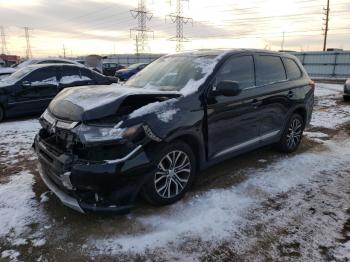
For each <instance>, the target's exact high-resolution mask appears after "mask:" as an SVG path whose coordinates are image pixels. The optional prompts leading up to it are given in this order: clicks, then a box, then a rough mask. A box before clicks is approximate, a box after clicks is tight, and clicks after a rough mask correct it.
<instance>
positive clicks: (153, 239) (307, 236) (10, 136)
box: [0, 84, 350, 261]
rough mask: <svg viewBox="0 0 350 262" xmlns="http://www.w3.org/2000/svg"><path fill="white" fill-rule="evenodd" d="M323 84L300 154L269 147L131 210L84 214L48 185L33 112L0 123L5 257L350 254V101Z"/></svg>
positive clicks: (312, 257)
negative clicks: (163, 202) (174, 196)
mask: <svg viewBox="0 0 350 262" xmlns="http://www.w3.org/2000/svg"><path fill="white" fill-rule="evenodd" d="M341 91H342V86H341V85H329V84H318V85H317V87H316V105H315V112H314V118H313V120H312V123H311V124H312V126H311V127H309V128H308V130H307V132H306V133H305V137H304V140H303V143H302V145H301V147H300V149H299V150H298V152H297V153H295V154H292V155H282V154H279V153H276V152H275V151H274V150H273V149H271V148H269V147H268V148H263V149H261V150H258V151H255V152H251V153H248V154H246V155H243V156H241V157H238V158H236V159H232V160H229V161H226V162H225V163H222V164H220V165H217V166H215V167H213V168H210V169H209V170H207V171H205V172H203V173H202V174H200V177H199V178H198V179H197V181H196V183H195V186H194V188H193V190H192V191H191V192H190V193H189V194H188V195H187V196H186V198H185V199H184V200H183V201H180V202H179V203H177V204H175V205H173V206H170V207H163V208H154V207H151V206H149V205H147V204H145V203H143V202H142V201H140V203H139V206H138V207H136V208H135V210H134V211H133V212H132V213H131V214H130V215H127V216H107V217H106V216H103V217H101V216H97V215H81V214H78V213H76V212H74V211H72V210H70V209H68V208H66V207H64V206H62V205H61V203H60V202H59V201H58V200H57V199H56V197H55V196H53V195H52V194H51V193H50V192H48V190H47V188H46V187H45V185H44V184H43V183H42V182H41V180H40V178H39V177H38V172H37V168H36V157H35V155H34V153H33V152H32V150H31V144H32V141H33V137H34V135H35V133H36V132H37V130H38V128H39V125H38V123H37V121H36V120H33V119H29V120H16V121H9V122H6V123H1V124H0V260H1V261H17V260H19V261H68V260H69V259H72V258H74V260H76V261H81V260H86V261H89V260H103V261H105V260H107V261H123V260H125V261H126V260H130V259H137V260H141V261H143V260H180V261H197V260H199V261H228V260H230V261H232V260H235V261H247V260H249V261H250V260H252V261H265V260H279V261H295V260H296V261H330V260H333V261H349V260H350V242H349V240H350V189H349V184H350V170H349V168H348V167H349V165H350V104H349V103H348V104H347V103H344V102H343V101H342V99H341Z"/></svg>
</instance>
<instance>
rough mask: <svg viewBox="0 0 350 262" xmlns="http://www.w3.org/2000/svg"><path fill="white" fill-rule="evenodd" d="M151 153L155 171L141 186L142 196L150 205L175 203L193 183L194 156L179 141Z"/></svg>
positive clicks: (194, 171)
mask: <svg viewBox="0 0 350 262" xmlns="http://www.w3.org/2000/svg"><path fill="white" fill-rule="evenodd" d="M152 153H153V154H154V155H153V162H154V163H155V165H156V166H157V169H156V170H155V171H154V173H153V174H152V175H150V177H149V179H148V180H147V181H146V183H145V185H144V186H143V188H142V195H143V197H144V198H145V200H146V201H148V202H149V203H150V204H152V205H157V206H163V205H170V204H172V203H175V202H177V201H178V200H180V199H181V198H182V197H183V196H184V195H185V194H186V192H187V191H188V190H189V188H190V187H191V185H192V183H193V180H194V177H195V174H196V159H195V156H194V154H193V152H192V150H191V148H190V147H189V146H188V145H187V144H186V143H184V142H181V141H176V142H173V143H170V144H167V145H165V146H164V145H163V146H162V147H159V148H156V150H152ZM174 159H175V161H174ZM172 163H175V165H174V164H173V165H172ZM176 167H177V168H176ZM176 169H178V171H177V173H176Z"/></svg>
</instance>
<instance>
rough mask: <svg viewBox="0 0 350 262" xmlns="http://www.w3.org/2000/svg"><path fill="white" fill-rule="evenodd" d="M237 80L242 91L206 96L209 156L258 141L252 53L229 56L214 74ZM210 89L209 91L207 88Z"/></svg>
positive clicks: (231, 151) (221, 155) (257, 102)
mask: <svg viewBox="0 0 350 262" xmlns="http://www.w3.org/2000/svg"><path fill="white" fill-rule="evenodd" d="M223 80H231V81H237V82H238V84H239V85H240V88H241V90H242V91H241V93H240V94H239V95H237V96H234V97H225V96H221V95H219V96H212V95H209V97H208V100H207V123H208V157H209V159H216V158H221V157H225V156H228V155H230V154H231V153H234V152H235V151H239V150H241V149H244V148H246V147H249V146H251V145H254V144H256V143H259V139H258V136H259V124H258V123H259V121H258V118H259V115H258V114H257V106H258V104H259V103H260V101H259V99H257V98H255V97H253V94H254V87H255V70H254V59H253V56H251V55H243V56H233V57H230V58H229V59H228V60H226V62H225V63H224V64H223V65H222V66H221V68H220V69H219V71H218V73H217V74H216V76H215V79H214V83H213V86H214V87H215V85H216V84H217V83H219V82H220V81H223ZM209 93H210V92H209Z"/></svg>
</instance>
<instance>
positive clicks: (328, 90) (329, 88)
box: [315, 83, 344, 97]
mask: <svg viewBox="0 0 350 262" xmlns="http://www.w3.org/2000/svg"><path fill="white" fill-rule="evenodd" d="M343 89H344V86H343V85H338V84H323V83H317V84H316V88H315V96H317V97H321V96H330V95H336V94H339V93H341V92H343Z"/></svg>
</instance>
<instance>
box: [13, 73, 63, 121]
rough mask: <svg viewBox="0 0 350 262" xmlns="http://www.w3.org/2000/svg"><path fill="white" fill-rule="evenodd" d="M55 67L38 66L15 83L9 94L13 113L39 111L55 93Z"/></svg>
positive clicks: (43, 108)
mask: <svg viewBox="0 0 350 262" xmlns="http://www.w3.org/2000/svg"><path fill="white" fill-rule="evenodd" d="M57 85H58V84H57V77H56V68H55V67H49V68H47V67H45V68H39V69H37V70H35V71H33V72H31V73H29V75H27V76H25V77H24V78H23V79H22V80H20V81H19V82H18V83H17V84H16V91H15V92H14V93H13V94H12V96H11V99H10V100H11V102H10V103H12V105H13V106H11V110H13V111H14V112H13V113H14V114H15V115H17V114H23V113H24V114H28V113H40V112H42V111H43V110H45V108H46V107H47V106H48V104H49V103H50V101H51V99H52V98H54V97H55V95H56V94H57Z"/></svg>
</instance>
